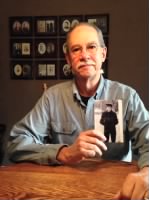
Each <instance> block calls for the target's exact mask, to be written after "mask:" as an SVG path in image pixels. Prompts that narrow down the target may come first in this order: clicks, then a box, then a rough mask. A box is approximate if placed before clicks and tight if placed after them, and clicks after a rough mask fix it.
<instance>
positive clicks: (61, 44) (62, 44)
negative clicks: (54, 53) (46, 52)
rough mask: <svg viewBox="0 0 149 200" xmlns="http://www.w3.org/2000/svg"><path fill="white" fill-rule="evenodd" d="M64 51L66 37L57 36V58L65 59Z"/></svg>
mask: <svg viewBox="0 0 149 200" xmlns="http://www.w3.org/2000/svg"><path fill="white" fill-rule="evenodd" d="M65 53H66V37H61V38H59V58H60V59H65Z"/></svg>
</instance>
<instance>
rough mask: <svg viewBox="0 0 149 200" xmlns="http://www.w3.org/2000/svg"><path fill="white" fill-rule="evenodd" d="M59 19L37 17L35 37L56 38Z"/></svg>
mask: <svg viewBox="0 0 149 200" xmlns="http://www.w3.org/2000/svg"><path fill="white" fill-rule="evenodd" d="M57 21H58V18H57V17H56V16H43V17H35V20H34V23H35V24H34V28H35V35H38V36H50V35H52V36H56V35H57V24H58V22H57Z"/></svg>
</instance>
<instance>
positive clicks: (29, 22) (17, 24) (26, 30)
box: [9, 16, 33, 37]
mask: <svg viewBox="0 0 149 200" xmlns="http://www.w3.org/2000/svg"><path fill="white" fill-rule="evenodd" d="M9 29H10V34H11V36H14V37H15V36H19V37H24V36H25V37H29V36H32V34H33V17H26V16H25V17H24V16H20V17H19V16H14V17H10V18H9Z"/></svg>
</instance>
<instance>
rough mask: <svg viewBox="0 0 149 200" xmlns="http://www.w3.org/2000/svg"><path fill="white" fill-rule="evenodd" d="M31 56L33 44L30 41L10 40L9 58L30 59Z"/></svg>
mask: <svg viewBox="0 0 149 200" xmlns="http://www.w3.org/2000/svg"><path fill="white" fill-rule="evenodd" d="M32 54H33V43H32V40H31V39H11V42H10V55H11V58H31V57H32Z"/></svg>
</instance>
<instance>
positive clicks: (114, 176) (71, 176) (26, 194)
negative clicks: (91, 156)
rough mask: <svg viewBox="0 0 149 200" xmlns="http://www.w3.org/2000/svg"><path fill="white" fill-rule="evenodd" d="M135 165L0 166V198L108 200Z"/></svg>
mask: <svg viewBox="0 0 149 200" xmlns="http://www.w3.org/2000/svg"><path fill="white" fill-rule="evenodd" d="M135 171H137V166H136V163H125V162H115V161H110V162H109V161H97V160H86V161H83V162H82V163H80V164H77V165H74V166H41V165H36V164H29V163H23V164H15V165H11V166H1V167H0V199H3V200H5V199H11V200H13V199H14V200H17V199H18V200H20V199H21V200H22V199H36V200H37V199H38V200H41V199H44V200H46V199H102V200H103V199H105V200H106V199H112V197H113V196H114V195H115V194H116V192H117V191H118V190H119V189H120V187H121V186H122V183H123V181H124V179H125V177H126V176H127V175H128V174H129V173H131V172H135Z"/></svg>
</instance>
